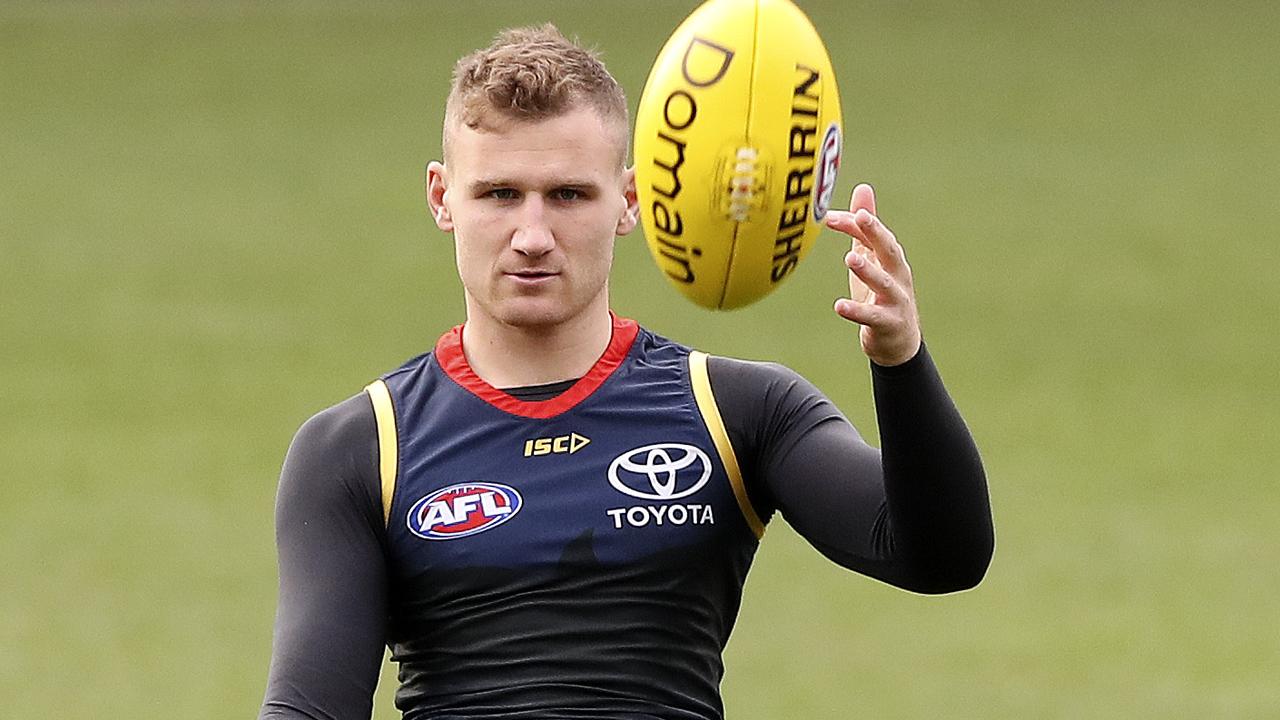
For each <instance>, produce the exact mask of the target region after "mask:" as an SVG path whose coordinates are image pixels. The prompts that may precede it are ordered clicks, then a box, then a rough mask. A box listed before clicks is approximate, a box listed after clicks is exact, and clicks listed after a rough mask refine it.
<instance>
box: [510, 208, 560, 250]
mask: <svg viewBox="0 0 1280 720" xmlns="http://www.w3.org/2000/svg"><path fill="white" fill-rule="evenodd" d="M555 246H556V239H555V236H554V235H553V234H552V233H551V226H550V225H549V224H548V222H547V213H546V204H545V202H544V201H543V199H542V196H541V195H539V194H538V193H529V194H528V195H526V196H525V200H524V202H523V203H522V204H521V206H520V215H519V219H518V222H517V224H516V230H515V233H514V234H513V235H512V236H511V247H512V248H513V249H514V250H515V251H516V252H518V253H521V254H524V255H534V256H537V255H545V254H546V253H549V252H551V249H552V248H554V247H555Z"/></svg>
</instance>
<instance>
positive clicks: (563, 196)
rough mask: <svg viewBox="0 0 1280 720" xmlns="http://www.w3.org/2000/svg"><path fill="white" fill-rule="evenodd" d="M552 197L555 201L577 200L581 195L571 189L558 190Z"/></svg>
mask: <svg viewBox="0 0 1280 720" xmlns="http://www.w3.org/2000/svg"><path fill="white" fill-rule="evenodd" d="M552 197H554V198H555V199H556V200H564V201H569V200H577V199H579V198H581V197H582V193H581V192H579V191H577V190H575V189H573V188H559V189H557V190H556V191H555V192H553V193H552Z"/></svg>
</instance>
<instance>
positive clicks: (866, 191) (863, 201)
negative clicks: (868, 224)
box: [849, 183, 876, 215]
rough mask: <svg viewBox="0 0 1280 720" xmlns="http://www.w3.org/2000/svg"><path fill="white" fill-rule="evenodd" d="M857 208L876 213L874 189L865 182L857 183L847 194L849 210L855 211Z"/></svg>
mask: <svg viewBox="0 0 1280 720" xmlns="http://www.w3.org/2000/svg"><path fill="white" fill-rule="evenodd" d="M859 210H866V211H867V212H869V213H871V214H872V215H875V214H876V191H875V190H874V189H873V188H872V187H871V186H870V185H868V184H866V183H858V186H857V187H855V188H854V189H853V194H852V195H850V196H849V211H850V212H855V213H856V212H858V211H859Z"/></svg>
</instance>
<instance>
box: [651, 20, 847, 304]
mask: <svg viewBox="0 0 1280 720" xmlns="http://www.w3.org/2000/svg"><path fill="white" fill-rule="evenodd" d="M840 150H841V130H840V97H839V94H838V92H837V90H836V79H835V73H834V72H833V71H832V68H831V60H830V58H829V57H828V56H827V51H826V48H825V47H824V46H823V44H822V39H821V38H820V37H819V36H818V32H817V30H815V29H814V27H813V25H812V24H811V23H810V22H809V19H808V18H807V17H805V15H804V13H803V12H801V11H800V9H799V8H797V7H796V6H795V5H793V4H792V3H791V2H789V0H709V2H706V3H705V4H703V5H701V6H700V7H698V8H697V9H696V10H694V12H693V14H691V15H690V16H689V17H688V18H687V19H686V20H685V21H684V22H683V23H682V24H681V25H680V27H678V28H676V30H675V32H674V33H673V34H672V35H671V38H670V39H669V40H667V43H666V45H665V46H664V47H663V48H662V52H661V53H660V54H659V55H658V59H657V60H656V61H655V62H654V65H653V69H652V70H651V71H650V73H649V79H648V81H647V82H646V83H645V87H644V93H643V94H642V95H641V97H640V105H639V108H638V110H637V112H636V120H635V166H636V186H637V187H636V189H637V192H638V194H639V199H640V217H641V222H642V224H643V226H644V231H645V236H646V241H647V242H648V245H649V251H650V252H651V253H652V255H653V258H654V260H655V261H656V262H657V264H658V267H659V268H660V269H661V270H662V272H663V274H665V275H666V276H667V278H668V279H669V280H670V281H671V283H672V284H674V285H675V286H676V287H677V288H679V289H680V291H681V292H682V293H684V294H685V296H687V297H688V298H689V299H690V300H692V301H694V302H695V303H697V304H698V305H701V306H703V307H707V308H717V309H730V308H738V307H742V306H744V305H747V304H749V303H752V302H755V301H756V300H759V299H760V298H762V297H764V296H765V295H767V294H769V292H771V291H772V290H773V289H774V288H775V287H777V286H778V284H779V283H781V282H782V281H783V280H785V279H786V278H787V277H788V276H790V275H791V274H792V272H793V271H794V270H795V268H796V265H797V264H798V263H799V262H800V260H801V259H803V258H804V256H805V255H806V254H807V253H808V252H809V250H810V248H811V247H812V245H813V243H814V241H815V240H816V238H817V236H818V233H819V232H820V230H821V227H822V218H823V217H824V216H825V215H826V213H827V210H828V208H830V206H831V198H832V194H833V191H834V189H835V182H836V170H837V168H838V167H839V166H840Z"/></svg>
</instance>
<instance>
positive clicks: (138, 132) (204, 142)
mask: <svg viewBox="0 0 1280 720" xmlns="http://www.w3.org/2000/svg"><path fill="white" fill-rule="evenodd" d="M801 4H802V5H803V7H805V9H806V10H807V11H808V12H809V13H810V15H811V16H812V18H813V19H814V20H815V22H816V23H817V24H818V26H819V27H820V28H821V30H822V33H823V35H824V37H825V39H826V41H827V44H828V46H829V48H830V51H831V53H832V55H833V58H834V61H835V64H836V67H837V68H838V72H839V74H840V75H839V76H840V81H841V89H842V92H843V103H844V109H845V114H846V122H845V128H846V133H847V151H846V156H845V161H844V164H843V167H842V175H841V193H842V194H847V192H848V190H849V189H850V188H851V187H852V185H853V183H854V181H855V180H870V181H872V182H874V183H875V184H876V186H877V188H878V191H879V196H880V209H881V212H882V215H883V216H884V217H885V218H886V219H887V221H888V222H889V223H890V224H891V226H893V227H894V228H895V229H896V230H897V232H898V234H899V236H900V237H901V239H902V241H903V242H904V244H905V245H906V247H907V249H908V252H909V255H910V257H911V260H912V262H913V265H914V268H915V271H916V275H917V279H918V286H919V296H920V305H921V309H922V313H923V318H924V325H925V331H926V335H927V337H928V339H929V341H930V344H931V347H932V348H933V351H934V354H935V355H936V357H937V359H938V362H939V364H940V366H941V368H942V370H943V373H944V376H945V377H946V379H947V380H948V383H949V387H950V388H951V390H952V392H953V394H954V396H955V398H956V399H957V401H958V403H959V405H960V407H961V408H962V410H963V411H964V413H965V416H966V418H967V420H968V422H969V423H970V425H971V427H972V430H973V432H974V434H975V435H976V437H977V438H978V442H979V445H980V446H981V448H982V451H983V455H984V458H985V461H986V464H987V470H988V474H989V478H990V485H991V494H992V498H993V502H994V507H995V514H996V528H997V535H998V548H997V551H996V557H995V561H994V564H993V566H992V568H991V571H990V573H989V575H988V578H987V580H986V581H985V582H984V584H983V585H982V586H981V587H980V588H979V589H977V590H976V591H973V592H970V593H965V594H962V595H958V596H954V597H949V598H943V599H936V598H922V597H917V596H913V595H910V594H906V593H903V592H900V591H896V590H893V589H891V588H888V587H885V586H883V585H880V584H878V583H876V582H874V581H870V580H867V579H865V578H861V577H859V576H856V575H853V574H850V573H846V572H844V571H842V570H840V569H838V568H837V567H835V566H834V565H832V564H830V563H828V562H827V561H825V560H823V559H822V558H821V557H819V556H818V555H817V553H815V552H813V551H811V550H810V549H808V548H807V547H806V546H805V545H804V543H803V541H801V540H798V539H797V538H796V537H795V536H794V534H793V533H792V532H791V531H790V530H789V529H788V528H786V526H785V524H784V523H781V522H775V524H774V525H773V526H772V527H771V528H770V530H769V532H768V534H767V536H766V540H765V542H764V544H763V546H762V550H761V553H760V555H759V559H758V562H757V565H756V568H755V569H754V570H753V572H752V575H751V577H750V579H749V581H748V583H747V589H746V598H745V602H744V607H743V611H742V615H741V620H740V622H739V625H738V627H737V630H736V631H735V634H734V636H733V639H732V641H731V643H730V646H729V649H728V652H727V667H728V671H727V675H726V678H725V681H724V688H723V689H724V694H725V700H726V705H727V708H728V712H729V716H730V717H731V718H734V719H735V720H751V719H756V718H814V719H830V720H835V719H838V718H850V717H865V718H937V717H946V718H1147V717H1164V718H1208V717H1213V718H1267V717H1280V682H1278V681H1277V678H1280V602H1278V601H1277V590H1280V531H1278V530H1277V517H1278V515H1280V513H1278V509H1280V485H1278V484H1277V482H1276V481H1277V478H1278V477H1280V448H1278V445H1280V443H1278V442H1277V440H1276V428H1277V426H1278V425H1280V410H1278V406H1280V403H1278V397H1277V395H1278V393H1277V389H1278V386H1280V372H1278V371H1277V365H1278V363H1277V355H1278V354H1280V353H1278V350H1280V341H1278V340H1277V330H1278V329H1280V328H1278V327H1277V325H1278V322H1277V308H1278V307H1280V302H1278V301H1280V281H1277V278H1276V274H1277V268H1278V264H1277V250H1276V243H1277V240H1278V239H1280V238H1278V237H1277V234H1278V233H1277V228H1280V130H1278V128H1280V75H1278V74H1277V69H1276V68H1277V65H1276V63H1277V58H1280V33H1277V32H1276V30H1277V28H1278V27H1280V11H1277V10H1276V9H1275V6H1274V5H1273V4H1271V3H1266V2H1256V3H1245V2H1241V3H1224V4H1206V3H1193V2H1135V3H1110V2H1094V1H1091V0H1086V1H1084V2H1079V3H1070V4H1048V3H1044V4H1041V3H1020V2H982V3H979V2H950V3H920V2H890V1H887V0H883V1H879V2H876V1H868V2H853V3H849V2H835V1H827V2H823V1H820V0H807V1H805V2H802V3H801ZM693 5H694V3H693V2H689V1H684V2H657V3H649V2H646V3H639V2H627V3H624V2H599V3H569V2H508V1H504V2H474V3H473V2H448V3H444V2H439V3H437V2H431V3H390V2H376V3H357V2H319V1H316V2H286V3H272V4H258V3H247V2H244V3H238V2H228V3H212V2H195V3H179V2H138V3H123V2H44V3H36V2H6V3H4V4H3V5H0V482H2V483H3V484H2V486H0V487H2V491H3V492H0V568H2V572H3V580H2V581H0V707H3V710H0V715H4V716H5V717H15V718H17V717H22V718H27V717H33V718H34V717H57V718H125V717H128V718H139V719H140V718H172V717H183V718H223V717H252V716H253V715H254V713H255V712H256V708H257V705H258V703H259V702H260V701H261V695H262V691H263V685H264V680H265V675H266V668H267V662H268V658H269V654H270V633H271V622H272V614H273V610H274V602H275V590H276V589H275V557H274V548H273V544H272V542H273V540H272V537H273V531H272V527H271V517H272V503H273V495H274V490H275V481H276V474H277V472H278V470H279V466H280V462H281V459H282V457H283V455H284V452H285V449H286V447H287V446H288V443H289V440H290V438H291V436H292V434H293V431H294V430H295V429H296V428H297V426H298V425H299V424H300V423H301V422H302V421H303V420H304V419H305V418H306V417H307V416H309V415H310V414H311V413H313V412H315V411H317V410H319V409H321V408H322V407H325V406H327V405H329V404H332V403H334V402H336V401H338V400H341V399H342V398H344V397H346V396H348V395H350V394H352V393H354V392H356V391H358V390H359V388H360V387H361V386H362V385H363V383H365V382H366V381H367V380H368V379H370V378H372V377H373V376H375V375H376V374H377V373H379V372H381V371H383V370H385V369H388V368H390V367H392V366H394V365H396V364H397V363H399V362H400V361H401V360H402V359H404V358H405V357H408V356H410V355H412V354H415V353H417V352H419V351H421V350H422V349H424V348H426V347H427V346H429V345H430V344H431V343H432V341H433V340H434V338H435V337H436V336H437V335H438V334H439V333H440V332H442V331H443V330H444V329H446V328H447V327H449V326H451V325H452V324H454V323H456V322H458V321H459V320H460V318H461V313H462V305H461V301H460V288H459V285H458V282H457V280H456V278H455V276H454V271H453V265H452V253H451V246H450V243H449V240H448V238H447V237H446V236H444V235H442V234H441V233H440V232H438V231H437V230H436V229H435V228H434V226H433V225H432V224H431V222H430V219H429V217H428V216H427V214H426V212H425V211H424V208H423V202H422V192H421V175H422V166H423V164H424V162H425V161H426V160H428V159H430V158H432V157H435V156H436V155H437V154H438V143H439V141H438V130H437V127H438V122H439V118H440V114H441V102H442V98H443V96H444V93H445V91H446V87H447V82H448V74H449V68H450V65H451V63H452V61H453V59H454V58H456V57H457V56H458V55H459V54H461V53H463V52H466V51H468V50H470V49H473V48H475V47H478V46H481V45H483V44H485V43H486V42H487V40H488V38H489V37H490V36H491V35H492V33H493V32H494V31H495V30H496V29H498V28H500V27H502V26H506V25H512V24H519V23H527V22H535V21H542V20H547V19H549V20H553V21H555V22H557V23H559V24H560V26H561V27H562V28H563V29H564V30H566V31H567V32H568V33H571V34H577V35H579V36H580V37H581V38H583V39H584V40H585V41H587V42H588V43H590V44H594V45H596V46H598V47H599V48H600V49H601V50H603V51H604V53H605V57H606V60H607V62H609V64H610V66H611V68H612V69H613V71H614V72H615V74H616V75H617V77H618V78H619V80H620V81H621V82H622V83H623V85H624V86H625V87H626V88H627V90H628V92H629V95H630V97H631V98H632V102H633V103H634V102H635V100H636V99H637V98H638V97H639V94H640V89H641V87H642V85H643V81H644V77H645V74H646V71H647V68H648V65H649V63H650V62H651V61H652V59H653V57H654V56H655V54H656V53H657V50H658V48H659V47H660V46H661V43H662V41H663V39H664V38H665V36H666V34H667V33H668V32H670V30H671V29H672V28H673V27H674V26H675V24H676V23H677V22H678V21H679V20H680V19H681V18H682V17H683V16H684V15H685V14H686V13H687V12H688V11H689V10H690V9H691V8H692V7H693ZM842 253H843V246H842V243H841V242H840V241H839V240H838V239H837V238H835V237H834V236H831V237H828V238H826V239H825V240H824V241H823V243H822V244H821V245H820V246H819V247H818V248H817V249H816V250H815V251H814V252H813V254H812V255H810V257H809V258H808V259H807V260H806V261H805V262H804V263H802V264H801V266H800V268H799V270H798V271H797V273H796V274H795V276H794V277H793V278H792V279H791V280H790V281H789V282H788V283H787V284H786V285H785V286H784V287H783V288H782V289H780V290H779V291H778V292H777V293H776V294H775V295H773V296H771V297H769V298H767V299H766V300H765V301H763V302H761V303H759V304H757V305H755V306H752V307H750V308H748V309H746V310H743V311H739V312H735V313H722V314H716V313H710V312H705V311H702V310H699V309H696V308H695V307H694V306H692V305H690V304H688V303H686V302H685V301H684V300H683V299H681V298H680V297H679V296H678V295H677V293H675V292H674V291H673V290H670V289H668V288H667V287H666V286H665V283H664V281H663V280H662V279H661V275H660V274H659V273H658V271H657V270H656V268H655V267H654V266H653V264H652V263H651V262H650V260H649V259H648V257H647V253H646V251H645V249H644V247H643V241H642V239H641V237H640V235H639V234H638V233H637V234H635V235H633V236H631V237H630V238H628V239H625V240H624V241H622V242H621V243H620V245H619V248H618V258H617V264H616V270H615V276H614V289H615V292H614V305H615V307H616V308H617V309H618V310H619V311H620V312H622V313H624V314H627V315H630V316H632V317H635V318H637V319H639V320H641V321H642V322H644V323H646V324H648V325H649V326H651V327H653V328H654V329H656V330H658V331H660V332H663V333H665V334H669V335H671V336H674V337H676V338H680V339H682V340H685V341H686V342H690V343H693V344H696V345H698V346H700V347H702V348H704V349H707V350H710V351H712V352H717V353H724V354H731V355H738V356H745V357H753V358H768V359H775V360H779V361H782V362H784V363H787V364H789V365H791V366H792V367H794V368H796V369H798V370H799V371H801V372H802V373H804V374H806V375H807V376H809V377H810V378H811V379H813V380H814V381H815V382H816V383H817V384H818V385H819V386H820V387H822V388H824V389H825V390H826V391H827V392H828V393H829V394H830V395H831V396H832V397H833V398H834V399H835V400H836V401H837V402H838V403H839V405H840V406H841V407H842V408H843V409H844V410H845V411H846V413H847V414H848V415H849V416H850V417H851V418H852V419H853V420H854V421H855V423H856V424H858V425H859V426H860V427H861V428H862V429H863V430H864V431H865V432H866V433H867V434H869V435H871V436H873V437H874V435H875V427H874V413H873V409H872V407H871V404H870V394H869V382H868V378H867V372H866V366H865V362H864V361H863V360H862V359H860V358H859V357H858V354H857V349H856V341H855V336H854V334H853V333H852V332H851V330H850V329H849V328H848V327H847V326H846V325H845V324H844V323H843V322H842V321H840V320H839V319H838V318H836V317H835V316H834V315H833V314H832V313H831V311H830V303H831V301H832V300H833V299H834V298H835V297H836V296H837V295H838V294H840V293H841V292H842V289H841V288H842V284H843V282H844V276H843V272H842V270H841V267H840V257H841V255H842ZM390 678H391V676H390V675H387V676H385V678H384V680H387V681H386V682H384V683H383V687H382V689H380V691H379V707H378V710H377V712H376V717H378V718H390V717H394V716H395V712H394V709H393V708H392V707H391V705H390V684H391V683H390V682H389V680H390Z"/></svg>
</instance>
